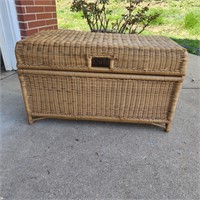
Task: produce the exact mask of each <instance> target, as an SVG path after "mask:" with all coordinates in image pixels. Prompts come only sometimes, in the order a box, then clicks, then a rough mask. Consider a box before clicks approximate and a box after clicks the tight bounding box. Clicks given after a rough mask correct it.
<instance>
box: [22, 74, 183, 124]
mask: <svg viewBox="0 0 200 200" xmlns="http://www.w3.org/2000/svg"><path fill="white" fill-rule="evenodd" d="M19 77H20V81H21V85H22V87H23V90H24V93H25V94H26V95H25V96H24V97H25V102H27V105H26V106H27V111H28V113H29V114H30V115H35V116H45V115H46V116H48V117H51V116H52V117H55V116H56V117H61V118H62V116H63V117H64V118H67V117H69V118H73V119H79V118H83V119H92V120H95V119H96V120H98V119H99V120H104V121H112V120H111V119H117V120H118V121H120V120H121V121H124V122H126V121H130V122H131V120H138V121H140V122H142V121H148V120H149V121H153V122H154V121H155V122H166V123H167V122H169V121H170V120H171V119H170V118H171V116H172V115H173V112H174V109H173V107H174V106H173V104H174V103H175V102H176V100H177V99H176V98H177V97H176V95H175V94H176V93H178V92H179V91H177V90H179V89H180V87H177V86H179V85H180V81H181V79H180V78H173V79H170V77H169V78H167V79H166V78H164V77H149V79H148V77H145V76H143V77H141V76H140V75H138V76H128V77H125V78H123V76H121V75H108V74H107V75H106V76H105V75H104V74H99V73H96V74H93V73H92V74H90V75H89V76H88V75H87V74H86V73H82V74H80V73H69V72H66V73H64V74H63V72H60V73H58V72H57V73H54V72H46V71H43V72H42V73H41V74H40V72H36V71H35V72H33V73H30V72H29V71H27V72H23V73H21V72H20V75H19ZM176 88H178V89H176Z"/></svg>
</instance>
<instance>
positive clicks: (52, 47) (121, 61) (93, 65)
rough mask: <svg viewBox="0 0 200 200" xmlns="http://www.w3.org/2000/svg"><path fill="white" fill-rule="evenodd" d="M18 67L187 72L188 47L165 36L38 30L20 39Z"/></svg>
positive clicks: (162, 72) (183, 73) (17, 50)
mask: <svg viewBox="0 0 200 200" xmlns="http://www.w3.org/2000/svg"><path fill="white" fill-rule="evenodd" d="M16 58H17V67H18V69H27V68H28V69H50V70H70V71H104V72H113V73H131V74H163V75H165V74H166V75H185V71H186V64H187V51H186V50H185V49H184V48H183V47H181V46H179V45H178V44H177V43H175V42H174V41H172V40H171V39H169V38H167V37H163V36H141V35H140V36H138V35H131V34H112V33H91V32H82V31H71V30H49V31H42V32H39V33H37V34H35V35H33V36H31V37H29V38H27V39H24V40H21V41H19V42H17V45H16Z"/></svg>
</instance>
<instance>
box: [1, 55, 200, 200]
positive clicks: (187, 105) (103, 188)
mask: <svg viewBox="0 0 200 200" xmlns="http://www.w3.org/2000/svg"><path fill="white" fill-rule="evenodd" d="M1 79H2V80H1V81H0V83H1V103H0V106H1V109H0V116H1V128H0V131H1V133H0V135H1V138H0V140H1V149H0V150H1V160H0V169H1V174H0V176H1V177H0V182H1V191H0V200H1V199H9V200H10V199H13V200H46V199H52V200H56V199H57V200H61V199H63V200H65V199H80V200H85V199H88V200H94V199H99V200H103V199H106V200H110V199H113V200H117V199H119V200H123V199H138V200H139V199H143V200H150V199H151V200H178V199H179V200H197V199H200V196H199V191H200V174H199V173H200V171H199V160H200V156H199V154H200V151H199V150H200V138H199V132H200V131H199V130H200V57H197V56H194V55H189V67H188V72H187V77H186V80H185V83H184V86H183V89H182V91H181V95H180V98H179V101H178V105H177V110H176V113H175V117H174V121H173V124H172V130H171V132H170V133H167V134H166V133H165V132H164V131H163V130H162V129H160V128H159V127H155V126H151V125H138V124H120V123H103V122H87V121H66V120H41V121H38V122H36V123H34V124H33V125H31V126H30V125H28V123H27V119H26V113H25V109H24V104H23V100H22V94H21V89H20V85H19V81H18V77H17V74H16V73H15V72H9V73H4V74H2V75H1Z"/></svg>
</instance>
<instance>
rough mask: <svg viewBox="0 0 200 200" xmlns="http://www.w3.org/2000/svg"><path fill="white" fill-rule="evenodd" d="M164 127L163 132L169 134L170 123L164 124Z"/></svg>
mask: <svg viewBox="0 0 200 200" xmlns="http://www.w3.org/2000/svg"><path fill="white" fill-rule="evenodd" d="M165 126H166V127H165V131H166V132H169V131H170V129H171V122H169V123H166V125H165Z"/></svg>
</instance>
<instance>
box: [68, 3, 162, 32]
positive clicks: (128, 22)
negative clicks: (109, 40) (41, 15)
mask: <svg viewBox="0 0 200 200" xmlns="http://www.w3.org/2000/svg"><path fill="white" fill-rule="evenodd" d="M143 2H144V0H129V3H128V4H127V6H126V7H125V13H124V14H122V15H121V17H120V18H119V19H116V20H115V21H113V22H112V21H111V20H110V18H109V16H110V15H111V14H112V10H110V9H109V8H108V4H109V0H93V1H92V0H88V1H86V0H74V1H73V3H72V5H71V10H72V11H73V12H82V14H83V18H84V19H86V20H87V24H88V25H89V27H90V30H91V31H92V32H114V33H130V34H140V33H141V32H143V31H144V30H145V28H146V27H147V26H149V25H150V23H151V22H152V21H153V20H155V19H156V18H157V17H158V16H159V14H158V13H153V14H150V13H149V12H148V11H149V6H150V4H149V3H146V4H143Z"/></svg>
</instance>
